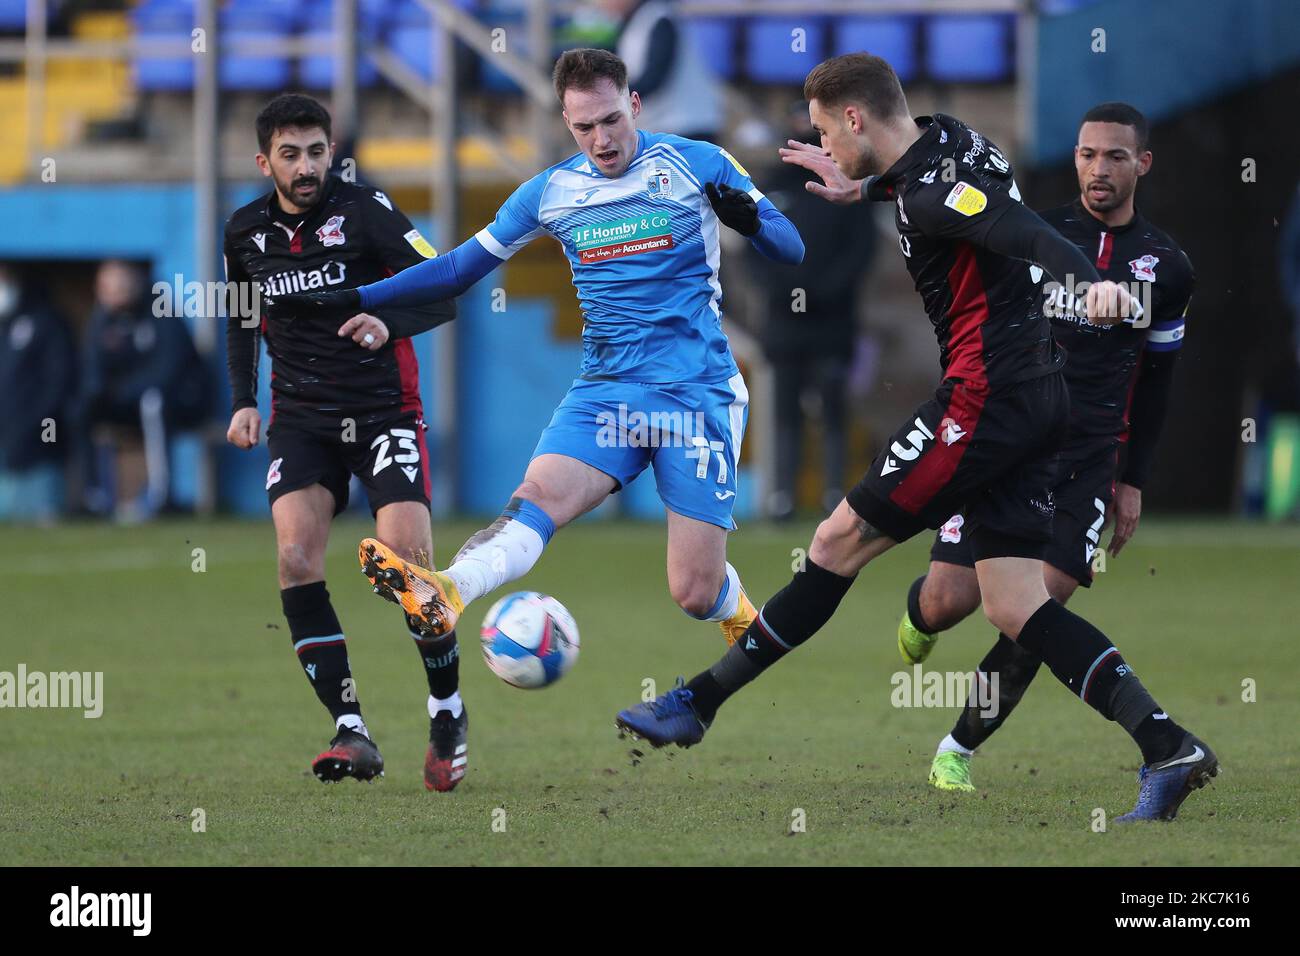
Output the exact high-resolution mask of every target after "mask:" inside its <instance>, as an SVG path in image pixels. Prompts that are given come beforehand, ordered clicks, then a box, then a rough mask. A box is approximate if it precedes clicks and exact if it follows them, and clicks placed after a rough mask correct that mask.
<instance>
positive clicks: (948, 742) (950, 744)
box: [935, 734, 975, 757]
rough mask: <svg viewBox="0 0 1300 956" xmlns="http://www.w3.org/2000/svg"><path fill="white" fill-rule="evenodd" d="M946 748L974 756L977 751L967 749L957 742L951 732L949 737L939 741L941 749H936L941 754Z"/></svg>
mask: <svg viewBox="0 0 1300 956" xmlns="http://www.w3.org/2000/svg"><path fill="white" fill-rule="evenodd" d="M945 750H951V751H953V752H954V753H959V754H965V755H966V756H967V757H973V756H974V755H975V751H973V750H967V749H966V748H965V747H963V746H962V745H961V744H959V743H957V741H955V740H953V739H952V734H949V735H948V736H947V737H944V738H943V740H941V741H939V749H938V750H936V751H935V753H936V754H941V753H943V752H944V751H945Z"/></svg>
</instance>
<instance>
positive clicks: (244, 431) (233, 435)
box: [226, 408, 262, 451]
mask: <svg viewBox="0 0 1300 956" xmlns="http://www.w3.org/2000/svg"><path fill="white" fill-rule="evenodd" d="M261 434H262V416H261V415H259V414H258V412H257V409H256V408H241V409H240V410H239V411H237V412H235V414H233V415H231V416H230V427H229V428H227V429H226V441H228V442H230V444H232V445H234V446H235V447H236V448H242V449H244V450H245V451H247V450H248V449H250V448H252V447H253V446H254V445H256V444H257V439H258V437H259V436H260V435H261Z"/></svg>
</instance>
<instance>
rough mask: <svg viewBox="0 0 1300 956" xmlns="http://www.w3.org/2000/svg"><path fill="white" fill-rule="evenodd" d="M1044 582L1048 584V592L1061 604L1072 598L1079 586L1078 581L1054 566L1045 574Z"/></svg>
mask: <svg viewBox="0 0 1300 956" xmlns="http://www.w3.org/2000/svg"><path fill="white" fill-rule="evenodd" d="M1043 583H1044V584H1046V585H1047V593H1048V594H1050V595H1051V596H1052V597H1053V598H1055V599H1056V600H1057V601H1059V602H1060V603H1061V604H1064V603H1065V602H1066V601H1068V600H1070V598H1071V597H1073V596H1074V592H1075V591H1076V590H1078V587H1079V582H1078V581H1076V580H1075V579H1074V578H1072V577H1070V576H1069V575H1068V574H1063V573H1061V572H1060V571H1056V570H1055V569H1054V568H1049V569H1048V573H1047V574H1045V575H1043Z"/></svg>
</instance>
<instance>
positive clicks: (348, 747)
mask: <svg viewBox="0 0 1300 956" xmlns="http://www.w3.org/2000/svg"><path fill="white" fill-rule="evenodd" d="M311 772H312V773H314V774H315V775H316V776H317V777H318V778H319V779H320V780H321V782H323V783H337V782H338V781H340V780H342V779H343V778H344V777H355V778H356V779H358V780H373V779H374V778H375V777H382V776H383V775H384V758H383V757H382V756H380V754H379V748H378V747H376V746H375V742H374V741H373V740H371V739H370V738H369V737H367V736H366V735H365V734H359V733H357V732H356V731H355V730H349V729H348V728H346V727H340V728H339V732H338V734H337V735H336V736H335V737H334V739H333V740H331V741H330V749H329V750H327V751H325V752H324V753H323V754H321V755H320V756H318V757H317V758H316V759H315V760H313V761H312V763H311Z"/></svg>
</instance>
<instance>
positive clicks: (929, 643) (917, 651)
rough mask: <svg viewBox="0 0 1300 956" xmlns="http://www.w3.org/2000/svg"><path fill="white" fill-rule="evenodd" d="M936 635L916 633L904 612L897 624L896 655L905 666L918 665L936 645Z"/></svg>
mask: <svg viewBox="0 0 1300 956" xmlns="http://www.w3.org/2000/svg"><path fill="white" fill-rule="evenodd" d="M938 641H939V635H938V634H926V633H924V632H923V631H918V630H917V629H916V627H915V626H914V625H913V624H912V619H911V618H910V617H908V614H907V612H906V611H904V612H903V619H902V620H901V621H899V622H898V653H899V655H901V656H902V658H903V662H904V663H905V664H919V663H921V661H923V660H925V659H926V658H927V657H929V656H930V652H931V651H932V650H934V645H935V644H936V643H938Z"/></svg>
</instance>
